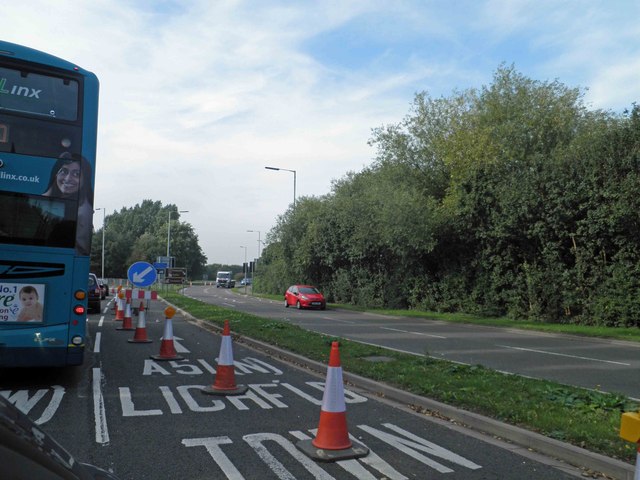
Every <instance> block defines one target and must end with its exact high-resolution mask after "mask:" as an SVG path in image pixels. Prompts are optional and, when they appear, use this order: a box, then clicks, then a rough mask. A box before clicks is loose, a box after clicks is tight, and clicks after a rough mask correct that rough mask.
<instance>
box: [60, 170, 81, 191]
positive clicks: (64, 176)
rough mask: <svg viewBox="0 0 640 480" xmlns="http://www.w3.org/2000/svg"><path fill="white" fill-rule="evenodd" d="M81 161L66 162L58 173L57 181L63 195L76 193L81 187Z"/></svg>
mask: <svg viewBox="0 0 640 480" xmlns="http://www.w3.org/2000/svg"><path fill="white" fill-rule="evenodd" d="M80 181H81V177H80V163H79V162H70V163H66V164H64V165H63V166H62V167H61V168H60V170H58V173H57V174H56V183H57V184H58V188H59V189H60V192H62V194H63V195H71V194H72V193H76V192H77V191H78V189H79V188H80Z"/></svg>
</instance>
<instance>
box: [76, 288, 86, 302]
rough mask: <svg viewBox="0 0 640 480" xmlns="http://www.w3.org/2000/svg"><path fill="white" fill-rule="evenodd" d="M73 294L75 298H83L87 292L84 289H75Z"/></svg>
mask: <svg viewBox="0 0 640 480" xmlns="http://www.w3.org/2000/svg"><path fill="white" fill-rule="evenodd" d="M73 296H74V298H75V299H76V300H84V299H85V298H87V292H85V291H84V290H76V292H75V293H74V294H73Z"/></svg>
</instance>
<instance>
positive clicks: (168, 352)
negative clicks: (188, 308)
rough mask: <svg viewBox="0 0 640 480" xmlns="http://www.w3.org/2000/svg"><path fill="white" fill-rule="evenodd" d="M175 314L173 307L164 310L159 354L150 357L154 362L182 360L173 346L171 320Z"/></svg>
mask: <svg viewBox="0 0 640 480" xmlns="http://www.w3.org/2000/svg"><path fill="white" fill-rule="evenodd" d="M175 314H176V309H175V308H173V307H167V308H165V309H164V317H165V319H164V335H162V342H161V343H160V354H159V355H152V356H151V358H153V359H154V360H184V357H181V356H180V355H178V353H177V352H176V347H175V346H174V345H173V323H172V322H171V318H173V316H174V315H175Z"/></svg>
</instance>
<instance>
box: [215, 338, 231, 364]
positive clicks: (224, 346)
mask: <svg viewBox="0 0 640 480" xmlns="http://www.w3.org/2000/svg"><path fill="white" fill-rule="evenodd" d="M218 365H233V347H232V346H231V337H230V336H228V335H223V336H222V343H221V344H220V355H219V356H218Z"/></svg>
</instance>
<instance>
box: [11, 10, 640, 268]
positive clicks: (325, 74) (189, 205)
mask: <svg viewBox="0 0 640 480" xmlns="http://www.w3.org/2000/svg"><path fill="white" fill-rule="evenodd" d="M639 18H640V0H603V1H599V0H593V1H591V0H574V1H560V0H556V1H550V0H532V1H525V0H486V1H480V0H477V1H476V0H465V1H457V0H431V1H427V0H424V1H417V0H416V1H393V0H382V1H377V0H363V1H348V0H342V1H320V0H319V1H317V2H312V1H304V0H290V1H271V0H255V1H240V0H236V1H223V0H220V1H217V0H193V1H190V0H156V1H154V0H85V1H82V0H75V1H74V0H56V1H55V2H52V1H51V0H42V1H40V0H20V1H15V0H13V1H6V2H3V5H2V14H1V15H0V38H2V39H3V40H7V41H10V42H14V43H20V44H24V45H26V46H29V47H32V48H36V49H39V50H44V51H46V52H48V53H51V54H54V55H57V56H59V57H62V58H64V59H66V60H69V61H72V62H74V63H76V64H78V65H80V66H81V67H83V68H86V69H87V70H91V71H93V72H94V73H95V74H96V75H97V76H98V78H99V80H100V88H101V91H100V94H101V97H100V124H99V135H98V159H97V162H98V164H97V168H96V170H97V177H96V191H95V207H96V208H97V207H104V208H106V211H107V215H108V214H110V213H113V212H114V211H119V210H120V209H121V208H122V207H132V206H134V205H136V204H137V203H140V202H141V201H142V200H144V199H151V200H154V201H157V200H159V201H161V202H162V203H163V204H165V205H166V204H169V203H171V204H175V205H177V206H178V208H179V209H180V210H188V213H184V214H182V217H181V220H182V221H185V222H188V223H190V224H191V225H192V226H193V228H194V230H195V231H196V233H197V234H198V237H199V239H200V245H201V247H202V249H203V251H204V253H205V255H206V256H207V259H208V263H235V264H237V263H242V262H243V261H244V254H245V250H244V249H243V248H241V246H246V247H247V253H248V257H249V259H251V258H253V257H255V256H257V253H258V252H257V250H258V241H257V240H258V234H257V233H248V232H247V230H254V231H260V232H261V234H260V235H261V239H262V240H264V239H265V237H266V235H267V232H268V231H269V230H270V229H271V228H272V227H273V226H274V224H275V222H276V218H277V217H278V215H280V214H282V213H284V212H285V211H286V209H287V208H288V207H289V205H290V204H291V203H292V201H293V174H292V173H290V172H286V171H271V170H266V169H265V168H264V167H265V166H275V167H280V168H283V169H289V170H296V171H297V196H298V197H300V196H310V195H314V196H319V195H324V194H326V193H328V192H329V191H330V188H331V182H332V180H336V179H340V178H342V177H343V176H344V175H345V174H346V173H347V172H349V171H360V170H361V169H362V168H363V167H364V166H366V165H368V164H370V163H371V161H372V159H373V157H374V155H375V151H374V149H372V148H371V147H370V146H368V144H367V140H369V139H370V137H371V130H372V129H373V128H376V127H379V126H381V125H384V124H392V123H398V122H399V121H401V120H402V118H403V117H404V116H405V115H406V114H407V113H408V111H409V106H410V104H411V103H412V101H413V98H414V95H415V93H416V92H420V91H427V92H429V94H430V95H432V96H434V97H438V96H449V95H450V94H451V93H452V92H453V91H454V90H456V89H457V90H464V89H467V88H471V87H481V86H482V85H487V84H489V83H490V82H491V79H492V75H493V73H494V72H495V70H496V69H497V68H498V66H499V65H500V64H501V63H502V62H506V63H507V64H511V63H513V64H515V66H516V69H517V70H518V71H520V72H521V73H523V74H524V75H526V76H528V77H530V78H533V79H536V80H543V81H544V80H554V79H558V80H560V81H561V82H563V83H565V84H566V85H568V86H570V87H581V88H584V89H588V91H587V92H586V97H585V98H586V101H587V102H588V105H589V106H590V107H592V108H602V109H606V110H612V111H616V112H621V111H622V110H624V109H625V108H629V107H631V105H632V103H633V102H638V101H639V100H640V22H638V19H639ZM101 213H102V212H97V213H96V215H95V218H94V225H95V226H96V228H100V227H101V226H102V214H101ZM107 228H108V227H107Z"/></svg>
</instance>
